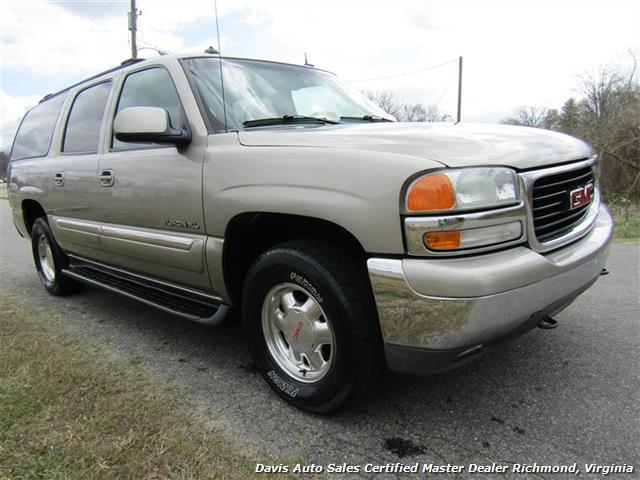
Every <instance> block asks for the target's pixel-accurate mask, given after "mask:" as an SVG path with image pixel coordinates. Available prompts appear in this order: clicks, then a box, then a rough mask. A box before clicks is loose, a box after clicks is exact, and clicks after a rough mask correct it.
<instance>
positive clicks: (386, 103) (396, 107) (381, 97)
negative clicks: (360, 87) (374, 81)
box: [363, 90, 402, 119]
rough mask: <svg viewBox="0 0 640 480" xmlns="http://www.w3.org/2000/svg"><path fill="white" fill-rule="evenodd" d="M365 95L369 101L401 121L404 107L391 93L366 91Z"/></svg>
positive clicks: (386, 91)
mask: <svg viewBox="0 0 640 480" xmlns="http://www.w3.org/2000/svg"><path fill="white" fill-rule="evenodd" d="M363 93H364V95H365V96H366V97H367V98H368V99H369V100H371V101H372V102H373V103H375V104H376V105H378V106H379V107H380V108H381V109H382V110H384V111H385V112H387V113H388V114H389V115H391V116H393V117H395V118H396V119H399V118H400V116H401V115H402V107H401V106H400V104H399V103H398V101H397V100H396V98H395V96H394V95H393V93H391V92H390V91H388V90H380V91H373V90H365V91H364V92H363Z"/></svg>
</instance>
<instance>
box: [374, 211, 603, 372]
mask: <svg viewBox="0 0 640 480" xmlns="http://www.w3.org/2000/svg"><path fill="white" fill-rule="evenodd" d="M612 231H613V222H612V220H611V217H610V215H609V213H608V211H607V209H606V208H605V207H604V206H601V207H600V210H599V212H598V217H597V219H596V222H595V224H594V226H593V229H592V230H591V232H590V233H589V234H588V235H586V236H585V237H583V238H582V239H580V240H579V241H577V242H574V243H572V244H570V245H568V246H566V247H563V248H560V249H558V250H554V251H553V252H550V253H546V254H541V253H536V252H534V251H533V250H531V249H529V248H526V247H524V246H521V247H515V248H512V249H508V250H504V251H502V252H496V253H491V254H486V255H477V256H473V257H465V258H460V257H459V258H451V259H438V258H436V259H402V260H398V259H385V258H371V259H369V260H368V261H367V267H368V270H369V277H370V279H371V285H372V287H373V292H374V296H375V299H376V305H377V309H378V316H379V319H380V327H381V331H382V337H383V340H384V344H385V356H386V360H387V366H388V367H389V369H390V370H394V371H400V372H406V373H436V372H439V371H444V370H448V369H451V368H455V367H456V366H458V365H460V364H462V363H464V362H465V361H466V360H469V359H471V358H472V357H475V356H476V355H477V354H479V353H481V352H482V351H483V350H484V349H485V348H486V347H487V346H490V345H491V344H493V343H495V342H497V341H499V340H501V339H504V338H507V337H510V336H513V335H516V334H519V333H523V332H525V331H527V330H528V329H530V328H532V327H534V326H535V325H537V324H538V323H539V321H540V320H541V318H542V317H544V316H545V315H553V314H555V313H557V312H559V311H560V310H562V309H563V308H565V307H567V306H568V305H569V304H570V303H571V302H572V301H573V300H574V299H575V298H576V297H577V296H578V295H580V294H581V293H582V292H584V291H585V290H586V289H588V288H589V287H590V286H591V285H592V284H593V283H594V282H595V281H596V280H597V279H598V276H599V275H600V272H601V271H602V269H603V268H604V264H605V262H606V259H607V256H608V253H609V252H608V245H609V241H610V239H611V235H612Z"/></svg>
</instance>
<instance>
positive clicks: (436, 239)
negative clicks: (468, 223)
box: [424, 232, 462, 250]
mask: <svg viewBox="0 0 640 480" xmlns="http://www.w3.org/2000/svg"><path fill="white" fill-rule="evenodd" d="M461 239H462V233H461V232H429V233H425V234H424V244H425V245H426V246H427V248H429V249H431V250H455V249H457V248H460V240H461Z"/></svg>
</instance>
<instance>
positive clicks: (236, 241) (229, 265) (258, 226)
mask: <svg viewBox="0 0 640 480" xmlns="http://www.w3.org/2000/svg"><path fill="white" fill-rule="evenodd" d="M224 238H225V240H224V247H223V252H222V268H223V272H224V280H225V287H226V289H227V292H228V294H229V297H230V299H231V301H232V302H233V304H234V305H240V297H241V292H242V285H243V283H244V279H245V277H246V275H247V272H248V271H249V268H250V267H251V265H252V264H253V262H254V261H255V260H256V259H257V258H258V257H259V256H260V255H261V254H262V253H264V252H265V251H266V250H268V249H269V248H271V247H273V246H274V245H277V244H279V243H282V242H286V241H290V240H298V239H304V238H321V239H325V240H327V241H331V242H336V243H337V244H340V245H342V246H344V247H346V248H348V249H349V250H351V251H352V252H353V254H354V255H355V256H356V258H357V259H358V260H359V262H358V263H359V265H361V266H362V268H364V269H366V258H367V255H366V251H365V249H364V247H363V246H362V244H361V243H360V242H359V241H358V239H357V238H356V237H355V236H354V235H353V234H352V233H351V232H349V231H348V230H347V229H345V228H344V227H342V226H340V225H337V224H336V223H333V222H330V221H328V220H323V219H320V218H316V217H307V216H302V215H291V214H283V213H271V212H246V213H241V214H238V215H236V216H235V217H233V218H232V219H231V221H230V222H229V223H228V225H227V228H226V231H225V237H224Z"/></svg>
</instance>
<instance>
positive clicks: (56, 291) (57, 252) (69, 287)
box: [31, 217, 82, 296]
mask: <svg viewBox="0 0 640 480" xmlns="http://www.w3.org/2000/svg"><path fill="white" fill-rule="evenodd" d="M40 242H46V244H47V245H48V246H49V248H50V252H51V259H52V261H53V268H52V269H51V270H50V271H49V272H45V271H44V269H45V267H43V263H44V261H43V260H41V258H40V253H39V251H38V245H39V244H40ZM31 251H32V252H33V260H34V262H35V265H36V271H37V272H38V276H39V277H40V281H41V282H42V285H43V286H44V288H45V289H46V290H47V292H49V293H50V294H51V295H55V296H64V295H69V294H70V293H74V292H77V291H79V290H80V289H81V288H82V284H80V283H78V282H76V281H75V280H73V279H71V278H69V277H65V276H64V275H63V274H62V269H63V268H66V267H68V266H69V259H68V257H67V256H66V255H65V253H64V252H63V251H62V249H61V248H60V246H59V245H58V242H56V240H55V238H54V237H53V233H52V232H51V228H50V227H49V224H48V223H47V221H46V220H45V219H44V218H42V217H41V218H38V219H36V221H35V222H34V223H33V227H32V229H31Z"/></svg>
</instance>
